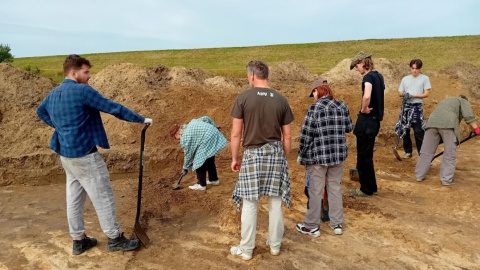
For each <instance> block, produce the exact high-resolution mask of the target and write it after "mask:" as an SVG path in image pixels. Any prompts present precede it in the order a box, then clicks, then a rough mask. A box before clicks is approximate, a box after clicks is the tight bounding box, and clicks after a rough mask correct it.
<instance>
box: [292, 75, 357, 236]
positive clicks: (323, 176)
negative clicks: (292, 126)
mask: <svg viewBox="0 0 480 270" xmlns="http://www.w3.org/2000/svg"><path fill="white" fill-rule="evenodd" d="M310 89H311V93H310V97H313V98H314V99H315V102H314V103H312V104H311V105H310V107H309V108H308V111H307V114H306V115H305V120H304V123H303V125H302V129H301V135H300V145H299V150H298V159H297V161H298V162H299V163H300V164H301V165H305V169H306V175H305V176H306V177H305V178H306V187H307V192H308V197H309V201H308V207H307V213H306V214H305V217H304V222H303V224H301V223H299V224H297V226H296V228H297V230H298V231H299V232H301V233H303V234H307V235H311V236H314V237H318V236H320V227H319V226H320V223H321V211H322V195H323V189H324V187H325V183H326V186H327V194H328V196H327V197H328V204H329V211H328V216H329V217H330V227H331V228H332V229H333V231H334V233H335V234H342V233H343V231H342V226H343V202H342V186H341V182H342V176H343V167H344V166H345V160H346V159H347V156H348V148H347V140H346V136H345V134H346V133H348V132H352V130H353V124H352V119H351V117H350V112H349V110H348V107H347V105H345V103H344V102H343V101H340V100H336V99H335V98H334V97H333V92H332V90H331V89H330V87H329V86H328V84H327V81H326V80H324V79H319V80H316V81H314V82H313V83H312V86H311V88H310Z"/></svg>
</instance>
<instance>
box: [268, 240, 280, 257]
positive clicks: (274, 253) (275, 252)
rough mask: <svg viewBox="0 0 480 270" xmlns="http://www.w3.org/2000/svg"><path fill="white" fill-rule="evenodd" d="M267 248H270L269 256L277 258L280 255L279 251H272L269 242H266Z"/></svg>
mask: <svg viewBox="0 0 480 270" xmlns="http://www.w3.org/2000/svg"><path fill="white" fill-rule="evenodd" d="M267 247H270V254H272V255H273V256H278V255H280V249H274V248H272V247H271V246H270V240H267Z"/></svg>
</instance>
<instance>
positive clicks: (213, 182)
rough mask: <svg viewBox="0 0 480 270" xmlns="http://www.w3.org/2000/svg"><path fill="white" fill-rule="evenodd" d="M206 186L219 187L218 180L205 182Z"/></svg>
mask: <svg viewBox="0 0 480 270" xmlns="http://www.w3.org/2000/svg"><path fill="white" fill-rule="evenodd" d="M207 185H212V186H218V185H220V180H216V181H208V180H207Z"/></svg>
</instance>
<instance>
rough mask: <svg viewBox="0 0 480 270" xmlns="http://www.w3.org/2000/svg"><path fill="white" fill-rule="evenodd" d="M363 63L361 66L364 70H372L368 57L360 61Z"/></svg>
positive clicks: (370, 60)
mask: <svg viewBox="0 0 480 270" xmlns="http://www.w3.org/2000/svg"><path fill="white" fill-rule="evenodd" d="M360 63H362V64H363V68H364V69H366V70H373V60H372V58H370V57H367V58H365V59H363V60H362V61H360Z"/></svg>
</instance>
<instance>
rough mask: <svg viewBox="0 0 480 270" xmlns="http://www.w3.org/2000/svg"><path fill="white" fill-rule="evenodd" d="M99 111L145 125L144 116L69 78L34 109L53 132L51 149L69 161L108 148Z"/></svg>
mask: <svg viewBox="0 0 480 270" xmlns="http://www.w3.org/2000/svg"><path fill="white" fill-rule="evenodd" d="M100 112H105V113H109V114H111V115H114V116H115V117H117V118H119V119H122V120H125V121H129V122H138V123H143V122H145V118H144V117H143V116H141V115H138V114H136V113H134V112H132V111H131V110H129V109H128V108H126V107H125V106H123V105H121V104H118V103H116V102H113V101H111V100H109V99H107V98H105V97H104V96H102V95H101V94H100V93H99V92H97V91H96V90H95V89H93V88H92V87H91V86H89V85H88V84H81V83H78V82H76V81H74V80H70V79H65V80H64V81H63V82H62V84H60V85H59V86H57V87H56V88H55V89H53V90H52V91H51V92H50V93H49V94H48V96H47V97H46V98H45V100H43V101H42V103H41V104H40V106H39V107H38V109H37V115H38V117H39V118H40V119H42V121H43V122H45V123H46V124H47V125H49V126H51V127H53V128H54V129H55V131H54V132H53V136H52V140H51V141H50V148H51V149H52V150H53V151H55V152H57V153H58V154H59V155H61V156H63V157H68V158H78V157H83V156H85V155H87V154H88V153H89V152H90V151H91V150H92V148H93V147H95V146H97V145H98V146H100V147H102V148H105V149H108V148H110V145H109V144H108V139H107V134H106V133H105V128H104V127H103V123H102V118H101V116H100Z"/></svg>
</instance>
